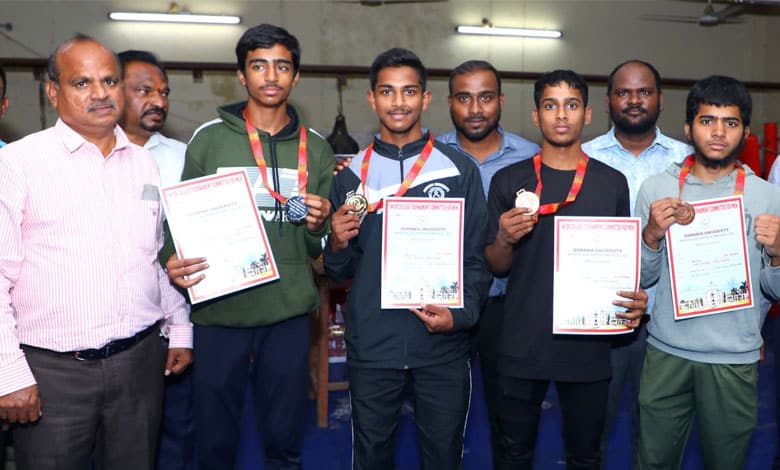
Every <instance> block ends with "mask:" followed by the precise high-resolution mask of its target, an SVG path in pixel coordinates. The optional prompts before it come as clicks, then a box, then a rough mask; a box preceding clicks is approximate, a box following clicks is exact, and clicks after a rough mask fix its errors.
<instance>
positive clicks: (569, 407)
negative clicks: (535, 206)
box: [485, 70, 647, 469]
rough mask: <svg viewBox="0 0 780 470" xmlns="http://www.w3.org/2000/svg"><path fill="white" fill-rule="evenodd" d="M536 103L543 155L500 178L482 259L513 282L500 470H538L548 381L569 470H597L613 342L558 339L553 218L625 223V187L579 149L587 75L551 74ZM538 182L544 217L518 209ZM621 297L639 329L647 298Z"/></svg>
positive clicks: (503, 361)
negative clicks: (521, 194) (520, 197)
mask: <svg viewBox="0 0 780 470" xmlns="http://www.w3.org/2000/svg"><path fill="white" fill-rule="evenodd" d="M534 101H535V103H536V109H534V110H533V112H532V117H533V120H534V124H535V125H536V126H537V127H539V128H540V130H541V132H542V149H541V151H540V154H539V155H537V157H535V158H534V159H531V160H525V161H522V162H519V163H516V164H513V165H510V166H508V167H506V168H504V169H503V170H501V171H499V172H498V173H496V175H495V176H494V177H493V181H492V184H491V186H490V194H489V196H488V216H489V223H488V230H487V243H488V245H487V247H486V250H485V255H486V258H487V261H488V264H489V266H490V269H491V271H493V274H495V275H500V276H505V275H508V276H509V283H508V286H507V293H506V300H505V309H506V311H505V315H504V325H503V328H502V329H501V331H502V334H501V337H500V338H499V339H498V341H499V347H498V355H499V359H498V369H499V382H500V386H501V389H502V392H503V395H502V399H501V402H500V403H499V411H500V413H499V414H500V416H501V428H502V431H503V438H502V442H501V446H502V457H501V461H500V464H499V466H500V468H505V469H521V468H528V469H530V468H531V467H532V464H533V453H534V447H535V444H536V434H537V427H538V423H539V416H540V411H541V404H542V401H543V399H544V396H545V393H546V391H547V386H548V383H549V381H551V380H552V381H555V383H556V388H557V390H558V396H559V399H560V402H561V408H562V410H563V428H564V440H565V443H566V454H567V466H568V468H577V469H579V468H582V469H585V468H588V469H590V468H593V469H597V468H599V463H600V460H601V457H600V451H599V439H600V436H601V431H602V429H603V426H604V415H605V412H606V402H607V390H608V384H609V378H610V376H611V368H610V354H609V348H610V345H609V342H608V341H607V340H605V339H604V338H602V337H583V336H572V335H553V333H552V330H553V328H552V313H553V305H552V302H553V301H552V299H553V244H554V239H553V234H554V227H553V219H554V214H558V215H564V216H609V217H624V216H626V217H627V216H629V215H630V210H629V195H628V185H627V183H626V179H625V177H624V176H623V175H622V174H621V173H619V172H618V171H616V170H614V169H612V168H610V167H608V166H606V165H604V164H602V163H600V162H598V161H596V160H593V159H588V158H587V156H585V154H584V153H583V152H582V148H581V146H580V144H581V141H582V129H583V127H584V126H585V125H586V124H588V123H589V122H590V117H591V110H590V108H589V107H588V106H587V104H588V88H587V84H586V83H585V81H584V80H583V79H582V77H580V76H579V75H578V74H576V73H574V72H572V71H569V70H556V71H553V72H550V73H547V74H545V75H543V76H542V77H541V78H539V80H538V81H537V82H536V84H535V86H534ZM535 163H536V165H537V166H538V168H539V175H540V178H538V177H537V171H536V169H535ZM539 179H541V181H543V182H544V184H543V185H542V187H541V191H540V194H539V199H540V201H539V202H540V203H541V207H542V208H541V210H540V213H539V214H534V213H533V211H532V210H531V209H528V208H515V197H516V193H517V191H518V190H520V189H524V190H525V191H527V192H530V193H534V192H535V190H536V187H537V183H539V181H538V180H539ZM567 193H568V195H567ZM564 201H567V202H564ZM619 295H620V296H622V297H624V298H625V299H622V300H618V301H615V302H614V303H615V304H616V305H619V306H622V307H625V308H626V309H628V311H627V312H626V313H623V314H619V315H620V316H621V317H623V318H625V319H626V322H627V324H628V326H630V327H636V326H637V325H638V324H639V317H641V315H642V314H643V312H644V309H645V307H646V302H647V296H646V294H645V293H644V292H641V291H640V292H625V291H621V292H619ZM626 299H628V300H626Z"/></svg>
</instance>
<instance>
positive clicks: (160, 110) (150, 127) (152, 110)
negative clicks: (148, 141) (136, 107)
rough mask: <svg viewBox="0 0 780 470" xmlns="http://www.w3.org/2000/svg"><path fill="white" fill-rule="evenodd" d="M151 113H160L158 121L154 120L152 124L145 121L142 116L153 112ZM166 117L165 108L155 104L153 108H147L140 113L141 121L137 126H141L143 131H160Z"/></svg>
mask: <svg viewBox="0 0 780 470" xmlns="http://www.w3.org/2000/svg"><path fill="white" fill-rule="evenodd" d="M153 113H159V114H160V117H161V119H160V122H159V123H158V122H155V123H152V124H147V123H145V122H144V117H146V116H147V115H149V114H153ZM167 118H168V113H167V112H165V109H163V108H158V107H156V106H155V107H153V108H150V109H147V110H146V111H144V113H143V114H141V122H140V123H139V126H140V127H141V129H143V130H145V131H148V132H160V131H161V130H162V128H163V126H164V125H165V120H166V119H167Z"/></svg>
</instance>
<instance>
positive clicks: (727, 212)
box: [666, 196, 753, 320]
mask: <svg viewBox="0 0 780 470" xmlns="http://www.w3.org/2000/svg"><path fill="white" fill-rule="evenodd" d="M692 206H693V208H694V209H695V211H696V216H695V218H694V219H693V221H692V223H690V224H689V225H680V224H679V223H678V224H673V225H671V226H670V227H669V229H668V232H667V235H666V245H667V252H668V256H669V259H668V260H669V274H670V277H671V282H672V299H673V303H674V317H675V319H676V320H681V319H685V318H692V317H697V316H701V315H711V314H713V313H722V312H730V311H733V310H739V309H743V308H746V307H752V306H753V296H752V288H751V285H752V281H751V279H750V265H749V262H748V254H747V253H748V252H747V237H746V230H745V215H744V209H743V205H742V196H731V197H726V198H721V199H710V200H706V201H698V202H694V203H693V204H692Z"/></svg>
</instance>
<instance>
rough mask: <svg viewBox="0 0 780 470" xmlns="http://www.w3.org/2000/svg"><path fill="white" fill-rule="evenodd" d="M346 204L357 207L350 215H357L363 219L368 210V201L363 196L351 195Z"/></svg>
mask: <svg viewBox="0 0 780 470" xmlns="http://www.w3.org/2000/svg"><path fill="white" fill-rule="evenodd" d="M344 203H345V204H349V205H350V206H355V210H354V211H350V213H352V214H355V215H356V216H358V217H363V214H365V213H366V210H367V209H368V200H367V199H366V198H365V197H364V196H363V195H362V194H351V195H349V196H348V197H347V199H346V201H344Z"/></svg>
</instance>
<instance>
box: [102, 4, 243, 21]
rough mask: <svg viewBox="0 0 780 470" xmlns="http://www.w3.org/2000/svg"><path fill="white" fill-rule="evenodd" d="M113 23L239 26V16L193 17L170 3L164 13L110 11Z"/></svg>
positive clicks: (109, 15)
mask: <svg viewBox="0 0 780 470" xmlns="http://www.w3.org/2000/svg"><path fill="white" fill-rule="evenodd" d="M108 17H109V19H112V20H114V21H142V22H151V23H195V24H240V23H241V17H240V16H229V15H194V14H192V13H190V12H187V11H182V10H181V9H180V8H179V5H178V4H176V3H175V2H174V3H171V5H170V7H169V8H168V11H166V12H156V13H148V12H127V11H112V12H111V13H109V14H108Z"/></svg>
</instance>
